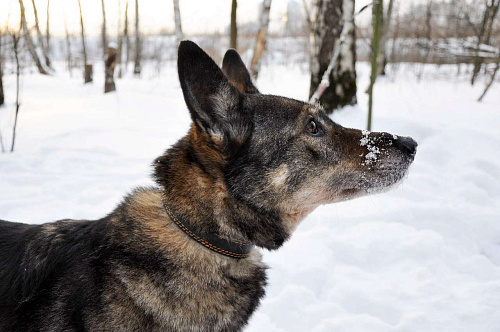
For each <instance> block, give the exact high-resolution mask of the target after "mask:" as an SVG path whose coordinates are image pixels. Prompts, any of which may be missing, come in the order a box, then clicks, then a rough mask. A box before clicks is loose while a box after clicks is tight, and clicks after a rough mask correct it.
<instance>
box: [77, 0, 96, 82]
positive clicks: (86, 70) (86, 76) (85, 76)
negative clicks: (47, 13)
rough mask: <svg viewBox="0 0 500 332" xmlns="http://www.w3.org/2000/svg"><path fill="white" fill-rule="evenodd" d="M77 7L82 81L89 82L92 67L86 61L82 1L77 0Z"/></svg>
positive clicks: (90, 80)
mask: <svg viewBox="0 0 500 332" xmlns="http://www.w3.org/2000/svg"><path fill="white" fill-rule="evenodd" d="M78 8H79V9H80V30H81V36H82V50H83V67H84V71H83V81H84V83H90V82H92V81H93V77H92V76H93V67H92V65H91V64H89V62H88V57H87V45H86V42H85V25H84V24H83V11H82V3H81V1H80V0H78Z"/></svg>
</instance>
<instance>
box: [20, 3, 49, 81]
mask: <svg viewBox="0 0 500 332" xmlns="http://www.w3.org/2000/svg"><path fill="white" fill-rule="evenodd" d="M19 7H20V10H21V25H22V27H23V37H24V39H25V40H26V45H27V46H28V50H29V52H30V54H31V57H32V58H33V61H34V62H35V64H36V66H37V68H38V71H39V72H40V74H43V75H48V74H49V69H48V68H47V67H46V65H45V64H44V63H42V61H40V57H39V55H38V51H37V47H36V46H35V43H34V42H33V39H31V34H30V29H29V28H28V22H27V21H26V9H25V7H24V3H23V0H19Z"/></svg>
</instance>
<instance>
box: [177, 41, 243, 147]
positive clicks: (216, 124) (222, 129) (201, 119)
mask: <svg viewBox="0 0 500 332" xmlns="http://www.w3.org/2000/svg"><path fill="white" fill-rule="evenodd" d="M177 66H178V71H179V81H180V83H181V87H182V92H183V94H184V100H185V101H186V105H187V106H188V108H189V111H190V113H191V118H192V119H193V122H194V123H195V125H196V127H197V128H198V130H200V131H201V132H204V133H206V134H207V135H208V136H209V137H210V138H211V140H212V141H213V142H214V143H215V144H216V145H218V146H219V147H221V145H224V146H222V148H225V147H227V144H232V143H238V142H242V140H243V139H244V138H245V137H246V135H247V133H248V129H249V124H250V119H249V115H248V114H246V113H245V112H244V109H243V107H242V104H243V100H244V99H245V96H244V95H243V94H241V93H240V92H239V91H238V90H237V89H236V88H235V87H234V86H232V85H231V84H230V83H229V82H228V80H227V79H226V77H225V76H224V74H223V73H222V71H221V69H220V68H219V66H217V64H216V63H215V62H214V61H213V60H212V59H211V58H210V57H209V56H208V54H206V53H205V52H204V51H203V50H202V49H201V48H200V47H199V46H198V45H196V44H195V43H193V42H191V41H182V42H181V43H180V45H179V54H178V60H177Z"/></svg>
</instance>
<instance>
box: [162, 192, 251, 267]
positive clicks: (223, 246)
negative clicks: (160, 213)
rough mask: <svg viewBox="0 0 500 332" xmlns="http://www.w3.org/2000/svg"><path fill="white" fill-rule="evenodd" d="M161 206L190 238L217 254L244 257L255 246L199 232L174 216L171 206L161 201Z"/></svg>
mask: <svg viewBox="0 0 500 332" xmlns="http://www.w3.org/2000/svg"><path fill="white" fill-rule="evenodd" d="M163 207H164V209H165V212H166V213H167V215H168V216H169V217H170V219H171V220H172V221H173V222H174V224H176V225H177V227H179V228H180V229H181V230H182V231H183V232H184V233H186V234H187V235H188V236H189V237H190V238H192V239H193V240H195V241H196V242H198V243H199V244H201V245H203V246H204V247H205V248H208V249H210V250H212V251H215V252H216V253H218V254H221V255H224V256H227V257H232V258H237V259H241V258H246V257H248V256H250V254H251V253H252V250H253V249H254V248H255V246H254V245H253V244H252V243H248V242H243V241H234V240H233V241H229V240H226V239H223V238H221V237H220V236H219V235H217V234H213V233H199V232H197V231H196V230H195V229H194V227H193V226H192V225H190V224H189V223H188V222H187V221H186V220H183V219H181V218H179V217H178V216H176V215H175V214H174V212H173V210H172V208H171V207H170V206H169V205H168V204H167V203H165V201H163Z"/></svg>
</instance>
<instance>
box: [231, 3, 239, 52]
mask: <svg viewBox="0 0 500 332" xmlns="http://www.w3.org/2000/svg"><path fill="white" fill-rule="evenodd" d="M237 6H238V1H237V0H232V1H231V32H230V33H231V36H230V38H229V48H233V49H237V48H238V26H237V25H236V7H237Z"/></svg>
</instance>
